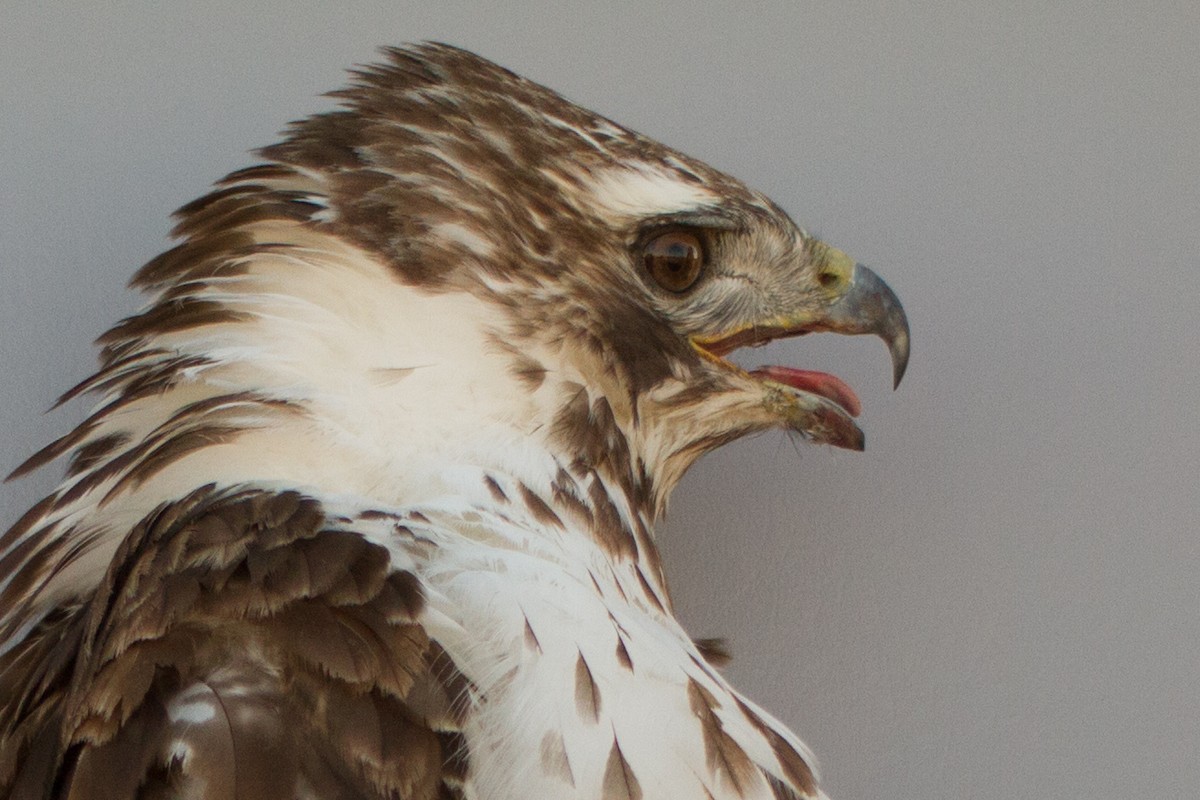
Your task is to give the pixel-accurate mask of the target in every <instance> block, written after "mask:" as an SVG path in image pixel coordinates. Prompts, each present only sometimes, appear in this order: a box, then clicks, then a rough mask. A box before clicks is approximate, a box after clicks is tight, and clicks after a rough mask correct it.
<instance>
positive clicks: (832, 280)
mask: <svg viewBox="0 0 1200 800" xmlns="http://www.w3.org/2000/svg"><path fill="white" fill-rule="evenodd" d="M841 280H842V276H841V275H839V274H838V273H836V272H821V273H819V274H818V275H817V283H819V284H821V285H822V286H824V287H825V288H826V289H832V288H834V287H835V286H837V285H838V284H839V283H841Z"/></svg>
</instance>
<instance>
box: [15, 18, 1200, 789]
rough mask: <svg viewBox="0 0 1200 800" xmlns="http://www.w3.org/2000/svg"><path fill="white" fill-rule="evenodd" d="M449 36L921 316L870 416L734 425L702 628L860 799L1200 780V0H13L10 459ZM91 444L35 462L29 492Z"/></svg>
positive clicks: (682, 570) (786, 358) (715, 498)
mask: <svg viewBox="0 0 1200 800" xmlns="http://www.w3.org/2000/svg"><path fill="white" fill-rule="evenodd" d="M427 38H432V39H440V40H445V41H449V42H452V43H455V44H458V45H461V46H464V47H467V48H470V49H473V50H476V51H478V52H480V53H482V54H484V55H486V56H488V57H490V58H492V59H494V60H497V61H499V62H500V63H502V64H504V65H506V66H508V67H510V68H512V69H514V70H516V71H517V72H520V73H522V74H524V75H526V76H528V77H530V78H532V79H534V80H537V81H539V82H542V83H545V84H548V85H549V86H551V87H553V88H555V89H557V90H559V91H561V92H563V93H564V94H566V95H567V96H568V97H570V98H572V99H574V100H576V101H577V102H580V103H581V104H583V105H585V106H588V107H590V108H593V109H595V110H597V111H599V112H601V113H603V114H605V115H607V116H610V117H612V118H614V119H616V120H618V121H619V122H621V123H623V124H626V125H628V126H631V127H633V128H635V129H638V130H641V131H642V132H644V133H647V134H649V135H651V136H654V137H656V138H658V139H660V140H662V141H664V142H666V143H668V144H671V145H673V146H675V147H678V148H680V149H682V150H684V151H686V152H688V153H690V154H692V155H695V156H697V157H700V158H703V159H705V160H707V161H709V162H710V163H712V164H713V165H714V166H716V167H718V168H721V169H724V170H726V171H728V172H731V173H733V174H735V175H737V176H739V177H741V178H743V179H745V180H746V181H747V182H749V183H750V184H752V185H755V186H756V187H758V188H760V189H762V190H764V191H765V192H767V193H768V194H769V195H771V196H772V197H774V199H775V200H777V201H778V202H779V203H780V204H781V205H783V206H784V207H785V208H787V209H788V210H789V211H790V212H791V213H792V215H793V216H794V217H795V218H796V219H797V221H799V222H800V223H801V224H802V225H804V226H805V227H807V228H808V229H809V230H811V231H813V232H815V233H817V234H819V235H821V236H822V237H823V238H825V239H827V240H828V241H830V242H832V243H834V244H836V245H838V246H840V247H842V248H843V249H845V250H847V251H848V252H849V253H851V254H852V255H853V256H855V257H856V258H858V259H859V260H861V261H863V262H865V263H867V264H870V265H871V266H873V267H874V268H876V270H877V271H878V272H880V273H881V274H882V275H883V276H884V277H885V278H886V279H887V280H888V281H889V282H890V283H891V284H892V286H893V288H895V290H896V291H897V293H898V294H899V295H900V297H901V298H902V299H903V300H904V303H905V305H906V307H907V309H908V313H909V316H910V319H911V322H912V325H913V342H914V345H913V347H914V349H913V358H912V365H911V368H910V370H909V375H908V378H907V380H906V381H905V383H904V385H903V386H901V388H900V391H899V392H896V393H892V392H891V391H890V387H889V374H890V372H889V367H888V364H887V357H886V352H885V349H884V347H883V346H882V345H881V344H880V343H879V342H878V341H875V340H865V339H856V340H848V339H838V338H836V337H809V338H806V339H804V340H802V341H793V342H787V343H777V344H774V345H772V346H770V347H769V348H767V349H766V350H765V351H753V353H752V354H751V356H750V358H751V359H752V360H753V361H754V362H755V363H758V362H762V361H772V362H775V363H785V364H789V365H793V366H806V367H814V368H823V369H827V370H833V371H835V372H837V373H838V374H839V375H841V376H842V377H844V378H847V379H848V380H849V381H850V383H851V384H852V385H853V386H855V387H856V388H857V389H858V391H859V393H860V394H861V395H862V397H863V399H864V404H865V413H864V416H863V418H862V421H863V424H864V426H865V428H866V431H867V437H868V438H867V443H868V449H867V452H865V453H862V454H855V453H845V452H840V451H834V450H831V449H828V448H817V447H809V446H805V445H804V444H803V443H795V444H794V443H793V442H792V441H791V440H790V439H788V438H787V437H786V436H784V435H782V434H770V435H764V436H761V437H759V438H757V439H754V440H751V441H745V442H740V443H737V444H735V445H733V446H730V447H727V448H726V449H724V450H723V451H721V452H719V453H717V454H714V455H712V456H710V457H708V458H707V459H705V460H704V461H703V462H702V463H701V464H700V465H699V466H697V467H696V468H695V470H694V471H693V472H692V473H691V474H690V475H689V477H688V478H687V479H686V480H685V482H684V484H683V486H682V487H681V488H680V490H679V491H678V492H677V493H676V495H675V497H674V500H673V505H672V512H671V515H670V517H669V520H668V522H667V524H666V525H665V526H664V529H663V530H662V537H663V540H664V542H665V549H666V555H667V558H668V568H669V575H670V578H671V579H672V583H673V589H674V591H675V595H676V600H677V602H678V605H679V606H680V608H681V612H682V616H683V617H684V619H685V622H687V623H688V625H689V627H690V628H691V629H692V631H693V633H695V634H697V635H705V636H726V637H728V639H729V640H730V641H731V643H732V646H733V650H734V653H735V660H734V662H733V665H732V666H731V668H730V670H729V672H730V674H731V676H732V679H733V681H734V682H735V684H736V685H738V686H739V687H740V688H742V689H743V690H745V691H746V692H747V693H748V694H749V695H750V696H751V697H753V698H754V699H756V700H757V701H759V702H760V703H762V704H763V705H765V706H766V707H767V708H769V709H771V710H772V711H773V712H774V713H775V714H776V715H778V716H780V717H781V718H782V719H783V720H784V721H786V722H787V723H788V724H789V725H791V726H792V727H793V728H794V729H795V730H796V731H797V732H799V733H800V735H801V736H802V737H803V738H805V740H806V741H807V742H808V743H809V744H811V745H812V746H813V747H814V748H815V749H816V751H817V753H818V755H819V757H820V760H821V767H822V773H823V776H824V779H825V783H826V786H827V789H828V790H829V792H830V793H831V795H832V796H833V797H834V798H835V799H836V798H843V799H845V798H902V799H906V798H914V799H915V798H997V799H999V798H1005V799H1006V800H1007V798H1012V797H1048V798H1095V797H1132V796H1139V797H1142V796H1144V797H1152V798H1188V799H1189V800H1190V799H1191V798H1195V797H1196V796H1197V792H1198V791H1200V757H1198V756H1200V536H1198V535H1197V528H1198V527H1200V526H1198V525H1197V519H1198V517H1200V500H1198V494H1200V491H1198V490H1200V400H1198V395H1200V354H1198V353H1200V336H1198V335H1197V332H1196V331H1197V329H1196V323H1195V315H1196V309H1197V307H1198V305H1200V144H1198V137H1197V131H1198V130H1200V4H1198V3H1196V2H1195V0H1183V1H1182V2H1177V3H1172V2H1157V3H1154V2H1120V3H1118V2H1111V3H1094V2H1074V1H1072V2H1047V1H1046V0H1040V1H1039V2H1007V3H1005V2H943V3H937V2H931V3H894V2H876V3H857V2H838V3H824V4H809V3H800V2H773V3H772V2H763V3H715V2H714V3H704V4H700V3H697V4H688V3H683V2H674V3H598V2H594V1H593V2H584V3H558V2H537V3H486V4H484V3H480V4H476V5H463V4H457V3H449V2H437V3H435V2H422V3H410V2H388V3H384V2H374V3H365V2H358V3H355V2H349V3H346V2H343V3H317V2H301V1H300V0H290V1H289V2H282V0H272V1H271V2H245V1H244V0H237V2H233V1H230V2H196V3H161V2H154V3H151V2H117V1H114V2H107V3H98V2H58V3H46V2H36V3H34V2H25V0H0V315H2V316H0V330H2V336H3V338H2V339H0V370H2V373H0V374H2V375H3V380H2V382H0V415H2V416H0V431H3V434H2V436H3V440H2V444H3V447H2V452H0V468H3V469H5V471H7V469H11V468H12V467H14V466H16V465H17V464H18V463H19V462H20V461H22V460H23V459H24V458H25V457H27V456H28V455H29V454H30V453H32V452H33V451H34V449H35V448H37V447H38V446H39V445H41V444H44V443H45V442H46V441H48V440H49V439H50V438H52V437H53V436H55V435H57V434H59V433H62V432H63V431H65V430H66V429H67V428H68V426H69V425H71V424H72V423H73V422H74V421H76V420H78V419H79V418H80V417H81V415H82V413H83V412H84V410H85V409H84V406H83V405H82V404H77V405H73V406H70V407H68V408H66V409H64V410H61V411H58V412H55V413H53V414H50V415H43V414H42V412H43V410H44V409H46V408H47V407H48V406H49V405H50V404H51V402H52V401H53V399H54V398H55V397H56V396H57V395H58V393H59V392H61V391H62V390H64V389H65V388H67V387H68V386H70V385H71V384H73V383H75V382H76V381H77V380H79V379H80V378H82V377H84V376H85V375H87V374H88V372H89V370H90V369H91V367H92V366H93V364H94V354H93V351H92V349H91V348H90V346H89V344H88V343H89V342H90V340H91V339H92V338H93V337H95V336H96V335H98V334H99V333H100V332H101V331H102V330H103V329H104V328H105V327H107V326H108V325H109V324H111V323H112V322H114V321H115V320H116V319H117V318H118V317H120V316H122V315H124V314H126V313H128V312H129V311H131V310H133V309H134V308H135V307H136V302H137V300H136V298H135V297H133V296H132V295H130V294H129V293H127V292H126V291H125V289H124V288H123V286H124V283H125V281H126V279H127V278H128V276H129V275H130V274H131V273H132V272H133V270H134V269H135V268H136V267H138V266H139V265H140V264H142V263H143V262H144V261H146V260H147V259H149V258H150V257H151V256H153V255H155V254H156V253H157V252H159V251H161V250H162V249H164V248H165V247H166V245H167V242H166V239H165V235H166V231H167V229H168V221H167V213H168V212H169V211H171V210H172V209H174V208H176V207H178V206H179V205H181V204H182V203H184V202H186V201H188V200H190V199H192V198H194V197H196V196H198V195H199V194H201V193H202V192H204V191H205V189H206V187H207V185H208V184H209V183H210V182H211V181H212V180H215V179H216V178H218V177H220V176H221V175H223V174H224V173H226V172H228V171H230V170H232V169H235V168H238V167H241V166H244V165H247V164H249V163H251V161H252V160H253V159H252V158H251V156H249V155H248V154H247V150H249V149H250V148H252V147H255V146H259V145H263V144H268V143H270V142H272V141H274V139H275V138H276V132H277V131H278V130H279V129H280V128H282V126H283V124H284V123H286V122H287V121H288V120H290V119H293V118H296V117H299V116H303V115H306V114H308V113H312V112H315V111H320V110H324V109H328V108H329V107H330V105H331V104H330V101H329V100H327V99H325V98H323V97H320V93H321V92H323V91H326V90H329V89H333V88H336V87H338V86H340V85H341V84H343V83H344V75H343V72H342V70H343V69H344V68H347V67H349V66H351V65H353V64H354V63H356V62H359V63H361V62H364V61H369V60H371V59H373V58H374V48H375V47H376V46H377V45H383V44H395V43H400V42H404V41H412V40H418V39H427ZM55 477H56V473H55V470H54V469H49V470H45V471H43V473H42V474H39V475H37V476H35V477H33V478H31V479H25V480H22V481H18V482H15V483H11V484H9V485H8V486H6V487H4V488H3V495H2V497H0V500H2V502H3V505H2V516H3V521H4V522H11V521H12V520H13V519H15V518H16V516H17V515H18V514H19V513H20V512H21V511H23V510H24V508H25V507H27V506H28V505H30V504H31V503H32V502H34V501H35V500H36V499H38V498H39V497H40V496H41V494H42V493H43V492H45V491H46V490H47V489H49V488H50V487H51V486H52V485H53V482H54V479H55Z"/></svg>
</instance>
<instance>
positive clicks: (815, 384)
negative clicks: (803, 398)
mask: <svg viewBox="0 0 1200 800" xmlns="http://www.w3.org/2000/svg"><path fill="white" fill-rule="evenodd" d="M750 374H751V375H758V376H760V377H763V378H766V379H767V380H769V381H775V382H776V383H782V384H786V385H788V386H791V387H792V388H794V389H799V390H801V391H803V392H811V393H813V394H819V395H821V397H824V398H827V399H829V400H832V401H833V402H835V403H837V404H838V405H839V406H841V407H842V408H844V409H846V413H848V414H849V415H850V416H852V417H857V416H858V415H859V413H861V412H862V402H861V401H860V400H859V399H858V395H856V394H855V393H854V390H853V389H851V388H850V385H849V384H848V383H846V382H845V381H844V380H842V379H841V378H838V377H836V376H834V375H830V374H829V373H828V372H817V371H816V370H811V369H792V368H791V367H761V368H759V369H756V370H754V371H753V372H752V373H750Z"/></svg>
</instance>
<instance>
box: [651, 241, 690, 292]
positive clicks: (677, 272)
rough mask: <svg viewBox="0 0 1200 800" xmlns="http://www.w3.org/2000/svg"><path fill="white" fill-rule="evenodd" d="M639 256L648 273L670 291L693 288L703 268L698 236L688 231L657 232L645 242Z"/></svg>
mask: <svg viewBox="0 0 1200 800" xmlns="http://www.w3.org/2000/svg"><path fill="white" fill-rule="evenodd" d="M642 258H643V259H645V262H646V269H647V270H648V271H649V272H650V275H651V277H653V278H654V280H655V282H656V283H657V284H658V285H659V286H661V287H662V288H664V289H666V290H667V291H669V292H684V291H687V290H688V289H690V288H692V286H693V285H694V284H695V283H696V280H697V279H698V278H699V277H700V272H701V270H703V269H704V248H703V247H701V245H700V237H699V236H697V235H696V234H694V233H691V232H690V231H669V232H667V233H660V234H659V235H658V236H655V237H654V238H653V239H651V240H650V241H648V242H647V243H646V246H645V249H643V251H642Z"/></svg>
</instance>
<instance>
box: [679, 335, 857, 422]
mask: <svg viewBox="0 0 1200 800" xmlns="http://www.w3.org/2000/svg"><path fill="white" fill-rule="evenodd" d="M809 333H812V331H811V330H809V329H806V328H779V327H773V326H756V327H751V328H745V329H742V330H738V331H735V332H733V333H731V334H728V335H726V336H721V337H718V338H715V339H713V338H699V337H697V338H693V339H692V345H693V346H694V347H695V348H696V349H697V350H699V351H700V353H701V354H702V355H704V356H706V357H707V358H708V359H709V360H711V361H714V362H716V363H718V364H720V365H721V366H723V367H725V368H727V369H731V370H735V371H739V372H745V373H746V374H748V375H751V376H753V377H754V378H757V379H759V380H763V381H770V382H772V383H778V384H782V385H783V386H788V387H791V388H792V389H796V390H797V391H801V392H808V393H809V394H815V395H818V396H820V397H824V398H825V399H826V400H829V401H831V402H833V403H836V404H837V406H838V407H839V408H841V409H842V410H843V411H845V412H846V414H847V415H848V416H851V417H857V416H858V415H859V414H860V413H862V401H860V400H859V399H858V395H857V394H855V393H854V390H853V389H851V388H850V385H849V384H848V383H846V382H845V381H843V380H842V379H841V378H839V377H837V376H836V375H830V374H829V373H828V372H819V371H817V370H808V369H795V368H793V367H779V366H765V367H759V368H758V369H754V370H750V371H746V370H743V369H742V368H741V367H739V366H737V365H736V364H733V363H732V362H730V361H728V360H726V358H725V356H727V355H729V354H730V353H732V352H733V351H734V350H738V349H740V348H743V347H758V346H761V345H764V344H766V343H768V342H772V341H775V340H776V339H788V338H795V337H798V336H804V335H806V334H809Z"/></svg>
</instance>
